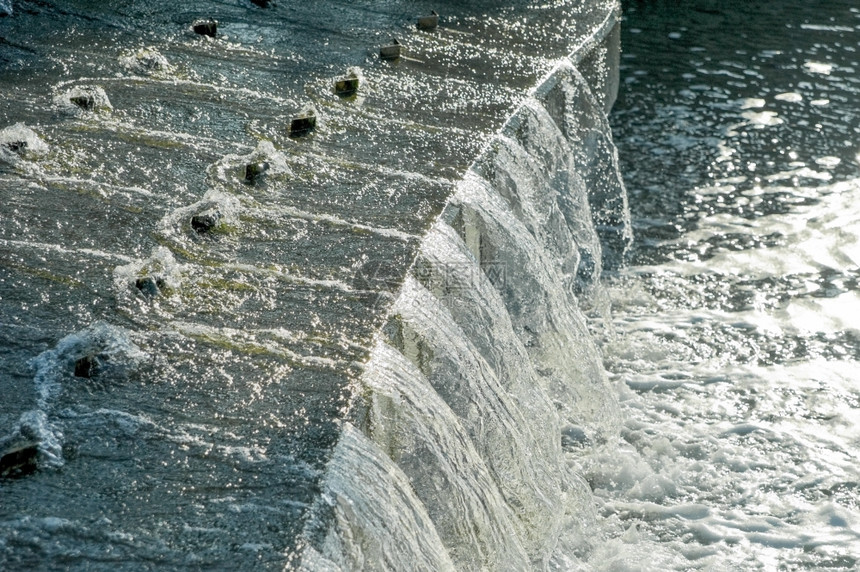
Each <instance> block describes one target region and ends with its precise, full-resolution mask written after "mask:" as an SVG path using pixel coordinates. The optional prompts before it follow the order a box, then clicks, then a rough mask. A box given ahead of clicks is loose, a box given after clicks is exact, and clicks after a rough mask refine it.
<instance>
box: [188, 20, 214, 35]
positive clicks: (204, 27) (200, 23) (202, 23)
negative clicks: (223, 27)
mask: <svg viewBox="0 0 860 572" xmlns="http://www.w3.org/2000/svg"><path fill="white" fill-rule="evenodd" d="M191 29H192V30H194V33H195V34H200V35H201V36H209V37H210V38H214V37H215V34H217V33H218V22H216V21H215V20H194V23H193V24H191Z"/></svg>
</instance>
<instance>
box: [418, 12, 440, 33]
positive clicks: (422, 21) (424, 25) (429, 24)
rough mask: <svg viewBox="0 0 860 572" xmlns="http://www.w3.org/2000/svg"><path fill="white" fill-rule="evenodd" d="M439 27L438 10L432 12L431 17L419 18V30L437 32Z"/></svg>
mask: <svg viewBox="0 0 860 572" xmlns="http://www.w3.org/2000/svg"><path fill="white" fill-rule="evenodd" d="M438 25H439V14H437V13H436V10H432V11H431V12H430V15H429V16H421V17H420V18H418V29H419V30H424V31H430V30H435V29H436V26H438Z"/></svg>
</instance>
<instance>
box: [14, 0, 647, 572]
mask: <svg viewBox="0 0 860 572" xmlns="http://www.w3.org/2000/svg"><path fill="white" fill-rule="evenodd" d="M0 14H3V17H2V18H0V48H2V49H0V93H2V94H3V97H2V102H0V197H1V198H0V201H2V210H0V325H2V327H0V386H2V389H3V395H4V396H5V397H4V399H3V400H2V401H0V457H1V458H2V460H0V470H2V479H0V494H2V505H0V507H2V508H0V563H2V567H3V568H4V569H10V570H12V569H43V568H45V569H49V568H54V567H62V568H66V569H87V570H102V569H105V570H106V569H111V570H116V569H122V570H140V569H159V568H165V569H195V570H196V569H249V570H250V569H303V570H360V569H366V570H526V569H529V570H555V569H576V568H577V567H579V566H584V565H585V564H584V563H586V562H587V561H588V559H589V555H590V553H591V550H592V549H593V544H594V539H593V537H592V535H591V533H590V529H591V528H592V527H593V526H594V522H595V519H596V518H597V515H596V513H595V508H594V504H595V503H594V499H593V497H592V493H591V490H590V488H589V485H588V484H587V483H586V482H585V480H584V479H583V476H582V469H583V464H584V463H585V460H584V459H585V452H587V451H589V450H591V449H592V448H594V447H598V446H600V445H601V444H604V443H607V442H610V441H612V440H614V439H615V438H616V436H617V433H618V430H619V412H618V404H617V402H616V397H615V393H614V392H613V391H612V390H611V389H610V387H609V384H608V381H607V377H606V373H605V371H604V369H603V365H602V362H601V357H600V354H599V351H598V349H597V346H596V343H595V339H594V337H593V335H592V333H591V332H590V330H589V320H594V319H597V320H599V319H601V318H604V319H605V318H606V315H605V313H606V311H607V303H606V299H605V293H604V292H603V291H602V287H601V285H600V282H599V279H600V277H601V274H602V272H603V271H604V269H606V268H615V267H617V266H618V265H619V264H620V263H621V262H622V260H623V258H624V256H625V252H626V250H627V248H628V247H629V244H630V242H631V240H632V234H631V225H630V216H629V213H628V206H627V196H626V193H625V188H624V184H623V182H622V179H621V176H620V174H619V169H618V159H617V153H616V150H615V146H614V144H613V141H612V137H611V134H610V130H609V126H608V122H607V115H606V114H607V113H608V111H609V109H610V108H611V107H612V105H613V102H614V101H615V98H616V95H617V92H618V85H619V80H618V70H619V53H620V52H619V50H620V43H619V42H620V6H619V5H618V4H617V3H616V2H614V1H607V0H562V1H560V2H551V3H541V2H531V1H520V2H510V3H504V4H503V5H502V3H498V2H489V1H475V2H468V3H457V2H450V1H441V2H434V3H430V2H420V1H398V0H391V1H385V2H369V1H346V0H331V1H329V0H326V1H323V2H313V3H295V2H286V1H273V2H267V1H264V0H259V1H257V0H254V1H253V2H252V1H245V0H236V1H229V2H213V1H204V2H200V3H196V4H194V5H193V6H181V7H180V6H176V5H175V4H173V3H168V2H161V1H159V2H142V1H139V0H130V1H128V2H121V3H97V2H89V1H84V0H70V1H49V2H26V1H22V2H4V3H0Z"/></svg>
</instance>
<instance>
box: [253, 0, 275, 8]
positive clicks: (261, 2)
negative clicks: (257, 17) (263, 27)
mask: <svg viewBox="0 0 860 572" xmlns="http://www.w3.org/2000/svg"><path fill="white" fill-rule="evenodd" d="M270 3H271V2H269V0H251V4H253V5H254V6H259V7H260V8H268V7H269V4H270Z"/></svg>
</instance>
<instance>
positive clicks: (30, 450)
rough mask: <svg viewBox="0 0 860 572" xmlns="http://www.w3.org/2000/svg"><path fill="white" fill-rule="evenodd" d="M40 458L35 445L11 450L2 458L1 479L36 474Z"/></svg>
mask: <svg viewBox="0 0 860 572" xmlns="http://www.w3.org/2000/svg"><path fill="white" fill-rule="evenodd" d="M38 458H39V448H38V446H37V445H36V444H35V443H27V444H23V445H17V446H15V447H13V448H10V449H8V450H6V451H4V452H3V456H2V457H0V477H4V478H16V477H23V476H26V475H29V474H31V473H34V472H35V471H36V469H37V468H38V465H37V460H38Z"/></svg>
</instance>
